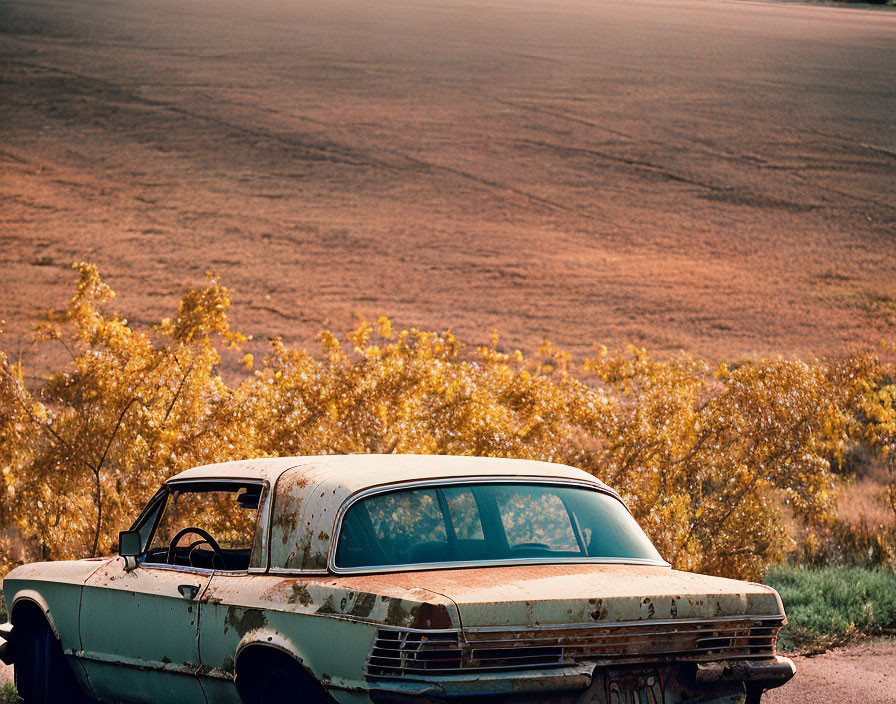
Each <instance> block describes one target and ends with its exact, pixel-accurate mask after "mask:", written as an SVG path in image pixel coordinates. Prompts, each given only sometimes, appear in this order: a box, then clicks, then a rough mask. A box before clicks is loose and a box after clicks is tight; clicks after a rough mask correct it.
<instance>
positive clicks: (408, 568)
mask: <svg viewBox="0 0 896 704" xmlns="http://www.w3.org/2000/svg"><path fill="white" fill-rule="evenodd" d="M467 484H547V485H550V486H573V487H577V488H583V489H590V490H592V491H598V492H601V493H603V494H606V495H607V496H611V497H612V498H614V499H616V500H617V501H618V502H619V503H621V504H622V506H623V507H624V508H625V510H626V511H628V513H629V515H630V516H632V512H631V510H630V509H629V507H628V506H626V505H625V502H624V501H623V500H622V497H621V496H620V495H619V494H618V493H617V492H616V491H615V490H613V489H611V488H610V487H608V486H606V485H605V484H603V483H602V482H599V480H597V479H595V480H594V482H590V481H588V480H585V479H564V478H561V477H543V476H542V477H538V476H529V475H519V476H515V477H508V476H495V475H485V476H482V477H457V478H450V477H442V478H440V479H421V480H416V481H410V482H397V483H394V484H385V485H382V486H376V487H372V488H368V489H361V490H360V491H356V492H355V493H354V494H350V495H349V496H348V497H346V498H345V499H344V500H343V502H342V505H341V506H340V507H339V510H338V511H337V512H336V518H335V519H334V523H333V531H332V532H331V533H330V535H331V538H330V547H329V550H328V552H327V569H328V570H329V571H330V572H333V573H334V574H379V573H387V572H418V571H424V570H446V569H473V568H476V567H508V566H511V567H512V566H517V565H563V564H597V565H646V566H650V567H667V568H671V567H672V564H671V563H670V562H667V561H666V560H663V559H660V560H649V559H644V558H605V557H563V558H553V559H550V558H519V559H504V560H477V561H475V562H474V561H471V562H423V563H414V564H403V565H379V566H368V567H337V566H336V546H337V544H338V542H339V536H340V534H341V532H342V519H343V518H344V517H345V514H346V513H347V512H348V510H349V509H350V508H351V507H352V506H354V505H355V504H356V503H358V502H359V501H362V500H363V499H366V498H368V497H370V496H375V495H376V494H385V493H389V492H393V491H402V490H407V489H414V488H417V487H421V488H426V487H432V486H460V485H467ZM632 520H634V516H632ZM638 527H639V528H640V524H639V525H638ZM642 530H643V529H642ZM274 569H275V568H271V570H270V571H271V572H273V571H274Z"/></svg>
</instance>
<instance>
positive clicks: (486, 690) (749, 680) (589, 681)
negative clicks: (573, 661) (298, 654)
mask: <svg viewBox="0 0 896 704" xmlns="http://www.w3.org/2000/svg"><path fill="white" fill-rule="evenodd" d="M634 669H638V668H634ZM648 669H649V667H648ZM660 669H662V670H664V671H665V672H666V675H664V679H665V678H666V677H667V676H668V679H669V681H670V683H671V682H675V687H678V688H681V689H682V691H687V692H695V693H700V692H703V691H706V692H713V691H727V689H730V688H732V687H734V688H737V687H739V688H740V689H739V691H741V692H742V691H743V686H744V685H746V686H747V688H748V690H757V689H758V690H766V689H772V688H774V687H780V686H781V685H782V684H784V683H785V682H787V681H788V680H789V679H790V678H791V677H793V675H794V673H795V672H796V669H795V668H794V665H793V662H792V661H791V660H790V659H789V658H785V657H782V656H780V655H777V656H775V657H773V658H769V659H767V660H733V661H718V662H705V663H699V664H697V665H696V672H695V666H694V665H690V667H687V666H685V667H684V668H683V667H682V665H681V664H679V665H667V666H665V667H663V668H660ZM605 671H606V668H604V667H600V666H597V665H596V663H581V664H579V665H576V666H574V667H566V668H552V669H543V670H521V671H513V672H481V673H477V674H475V676H471V675H470V674H467V675H449V676H442V677H429V678H427V679H426V681H425V682H421V681H416V682H415V681H399V680H391V681H380V682H376V683H374V684H373V685H372V687H371V689H370V698H371V699H372V700H373V701H374V702H404V701H415V700H418V699H423V700H425V701H432V700H435V701H440V700H445V699H454V698H467V697H475V696H480V697H481V696H488V697H495V698H496V699H497V700H501V698H502V697H507V696H508V695H513V696H514V697H515V698H518V699H519V700H520V701H523V700H525V701H539V702H540V701H552V702H553V701H561V700H562V697H560V695H561V694H563V693H567V692H582V691H583V690H586V689H588V688H589V687H592V686H593V687H596V688H597V689H598V690H601V691H602V690H603V689H604V686H603V680H604V677H605ZM741 683H742V684H741ZM595 701H598V700H595ZM689 701H690V700H689ZM701 701H702V700H701ZM719 701H722V699H719Z"/></svg>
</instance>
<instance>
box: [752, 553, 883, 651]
mask: <svg viewBox="0 0 896 704" xmlns="http://www.w3.org/2000/svg"><path fill="white" fill-rule="evenodd" d="M765 583H766V584H768V585H769V586H771V587H774V588H775V589H777V590H778V592H779V593H780V594H781V599H782V600H783V601H784V608H785V610H786V611H787V619H788V621H789V624H788V625H787V626H786V627H785V628H784V630H783V631H781V638H780V641H779V646H780V648H781V649H782V650H796V651H801V652H804V653H818V652H823V651H825V650H829V649H831V648H836V647H839V646H842V645H847V644H849V643H852V642H855V641H857V640H862V639H864V638H871V637H874V636H880V635H887V634H892V633H896V574H894V573H893V572H892V571H890V570H874V569H867V568H863V567H822V568H817V569H810V568H800V567H773V568H772V569H770V570H769V572H768V574H767V575H766V577H765Z"/></svg>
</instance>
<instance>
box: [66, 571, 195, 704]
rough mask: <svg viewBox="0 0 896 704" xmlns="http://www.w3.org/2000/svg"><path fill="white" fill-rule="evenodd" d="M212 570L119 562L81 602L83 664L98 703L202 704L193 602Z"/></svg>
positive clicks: (94, 580)
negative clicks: (129, 564)
mask: <svg viewBox="0 0 896 704" xmlns="http://www.w3.org/2000/svg"><path fill="white" fill-rule="evenodd" d="M210 577H211V570H203V569H196V568H189V567H169V566H162V565H147V564H138V565H137V567H136V568H134V569H127V565H126V563H125V558H122V557H118V558H115V559H114V560H112V561H110V562H109V563H108V564H106V565H105V566H104V567H103V568H102V569H100V570H98V571H97V572H95V573H94V574H93V575H92V576H91V577H90V579H88V580H87V582H86V583H85V585H84V591H83V593H82V596H81V618H80V631H81V648H82V662H83V664H84V667H85V669H86V670H87V676H88V678H89V680H90V684H91V687H92V689H93V690H94V692H95V694H96V695H97V696H98V697H99V698H100V699H101V700H102V701H109V702H116V703H118V702H128V703H131V702H133V703H135V704H157V703H159V702H178V703H179V704H206V698H205V694H204V692H203V689H202V685H201V684H200V682H199V680H198V679H197V677H196V672H197V671H198V669H199V606H198V601H197V600H198V598H199V597H200V596H201V594H202V592H203V591H204V590H205V589H206V587H207V586H208V583H209V579H210Z"/></svg>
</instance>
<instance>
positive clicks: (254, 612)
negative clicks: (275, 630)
mask: <svg viewBox="0 0 896 704" xmlns="http://www.w3.org/2000/svg"><path fill="white" fill-rule="evenodd" d="M267 624H268V617H267V615H265V613H264V611H262V610H261V609H249V608H243V607H242V606H231V607H230V608H228V609H227V617H226V618H225V619H224V632H225V633H227V629H228V628H230V627H233V630H235V631H236V632H237V633H238V634H239V635H240V636H241V637H242V636H244V635H246V634H247V633H248V632H249V631H255V630H258V629H259V628H264V627H265V626H266V625H267Z"/></svg>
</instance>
